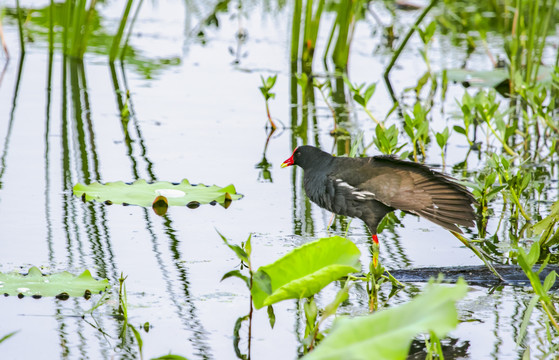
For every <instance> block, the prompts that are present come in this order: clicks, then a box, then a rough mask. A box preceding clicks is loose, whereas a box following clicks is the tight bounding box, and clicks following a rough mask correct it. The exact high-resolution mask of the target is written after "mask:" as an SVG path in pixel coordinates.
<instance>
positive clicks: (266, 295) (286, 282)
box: [252, 236, 361, 309]
mask: <svg viewBox="0 0 559 360" xmlns="http://www.w3.org/2000/svg"><path fill="white" fill-rule="evenodd" d="M359 256H360V251H359V249H358V248H357V247H356V246H355V244H353V243H352V242H351V241H350V240H348V239H345V238H342V237H339V236H334V237H330V238H322V239H318V240H316V241H313V242H311V243H308V244H305V245H303V246H300V247H298V248H296V249H294V250H292V251H291V252H289V253H288V254H286V255H284V256H283V257H282V258H280V259H278V260H277V261H275V262H274V263H272V264H269V265H266V266H262V267H260V268H259V269H258V271H257V272H256V273H255V274H254V284H253V287H252V297H253V302H254V306H255V307H256V308H257V309H260V308H262V307H264V306H268V305H272V304H274V303H277V302H279V301H282V300H286V299H302V298H306V297H309V296H312V295H314V294H316V293H318V292H319V291H320V290H321V289H322V288H324V287H325V286H326V285H328V284H330V283H331V282H332V281H334V280H338V279H340V278H341V277H343V276H346V275H347V274H349V273H352V272H356V271H359V270H360V269H361V267H360V264H359Z"/></svg>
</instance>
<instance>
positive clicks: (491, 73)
mask: <svg viewBox="0 0 559 360" xmlns="http://www.w3.org/2000/svg"><path fill="white" fill-rule="evenodd" d="M447 77H448V80H450V81H456V82H459V83H464V84H466V85H467V86H474V87H498V86H499V85H501V84H502V83H503V82H505V81H507V80H508V79H509V72H508V70H506V69H493V70H482V71H471V70H466V69H448V70H447Z"/></svg>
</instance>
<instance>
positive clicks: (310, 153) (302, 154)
mask: <svg viewBox="0 0 559 360" xmlns="http://www.w3.org/2000/svg"><path fill="white" fill-rule="evenodd" d="M331 157H332V156H331V155H330V154H328V153H326V152H324V151H322V150H320V149H318V148H316V147H314V146H308V145H303V146H298V147H296V148H295V150H293V154H292V155H291V157H290V158H289V159H287V160H285V161H284V162H283V163H282V164H281V167H282V168H284V167H287V166H291V165H298V166H300V167H302V168H303V169H307V168H309V167H311V166H312V165H314V164H317V163H318V162H322V161H324V160H328V159H330V158H331Z"/></svg>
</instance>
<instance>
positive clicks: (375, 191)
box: [334, 156, 476, 233]
mask: <svg viewBox="0 0 559 360" xmlns="http://www.w3.org/2000/svg"><path fill="white" fill-rule="evenodd" d="M345 159H347V160H349V161H351V162H353V164H352V166H351V167H348V166H339V167H337V171H336V172H335V174H334V175H335V177H337V178H339V179H341V180H342V181H344V182H345V183H347V184H349V185H351V186H353V187H354V188H355V189H356V190H355V191H358V192H360V193H361V194H367V196H368V197H369V198H370V199H371V200H372V199H374V200H377V201H379V202H381V203H383V204H385V205H387V206H389V207H392V208H396V209H400V210H403V211H407V212H410V213H413V214H416V215H420V216H422V217H424V218H426V219H428V220H430V221H432V222H434V223H436V224H438V225H441V226H442V227H444V228H446V229H448V230H451V231H455V232H458V233H461V231H460V229H459V228H458V227H457V225H461V226H467V227H472V226H475V223H474V220H475V219H476V215H475V213H474V210H473V209H472V204H474V203H475V199H474V197H473V196H472V194H471V193H470V192H469V191H468V190H467V189H466V188H465V187H464V186H462V185H460V184H458V183H456V182H455V180H454V179H452V178H450V177H449V176H446V175H444V174H441V173H439V172H436V171H433V170H431V169H429V168H428V167H426V166H424V165H421V164H416V163H412V162H408V161H401V160H398V159H396V158H393V157H388V156H377V157H371V158H361V159H351V160H350V159H348V158H345ZM340 160H342V159H340ZM347 160H342V161H347Z"/></svg>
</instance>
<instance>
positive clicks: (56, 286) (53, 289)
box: [0, 266, 109, 298]
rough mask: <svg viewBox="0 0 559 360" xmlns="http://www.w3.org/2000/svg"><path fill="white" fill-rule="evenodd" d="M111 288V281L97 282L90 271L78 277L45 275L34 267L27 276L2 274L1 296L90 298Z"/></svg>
mask: <svg viewBox="0 0 559 360" xmlns="http://www.w3.org/2000/svg"><path fill="white" fill-rule="evenodd" d="M108 288H109V280H107V279H103V280H95V279H94V278H93V277H92V276H91V273H90V272H89V270H85V271H84V272H83V273H82V274H81V275H79V276H76V275H73V274H71V273H69V272H67V271H63V272H60V273H56V274H51V275H43V273H42V272H41V270H39V269H38V268H37V267H35V266H33V267H32V268H30V269H29V272H28V273H27V274H26V275H22V274H20V273H17V272H13V273H0V294H8V295H23V296H39V297H41V296H49V297H53V296H57V297H59V298H67V297H68V296H84V295H85V296H89V295H91V294H96V293H100V292H102V291H105V290H107V289H108Z"/></svg>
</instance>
